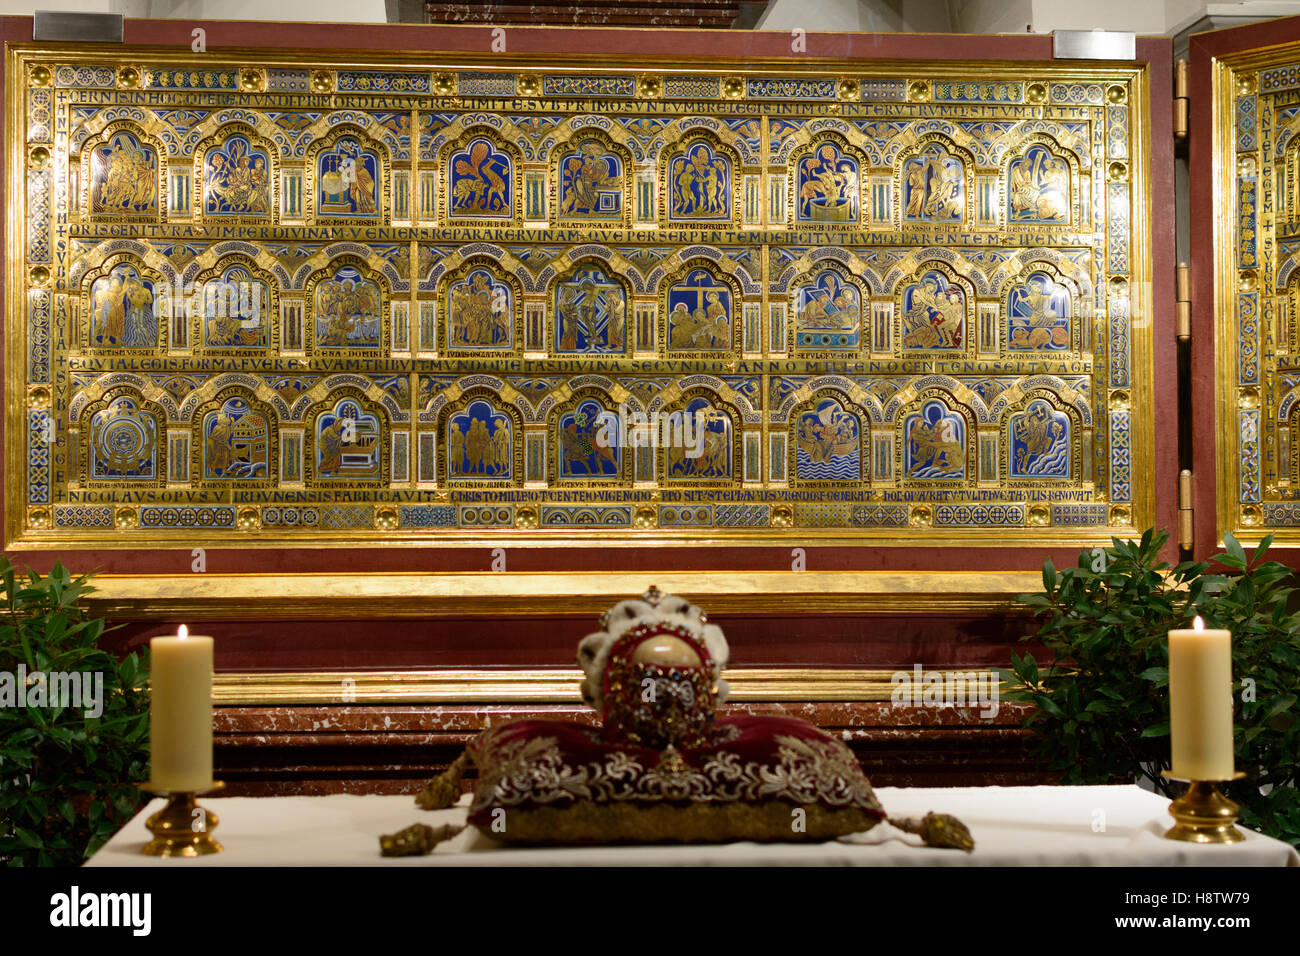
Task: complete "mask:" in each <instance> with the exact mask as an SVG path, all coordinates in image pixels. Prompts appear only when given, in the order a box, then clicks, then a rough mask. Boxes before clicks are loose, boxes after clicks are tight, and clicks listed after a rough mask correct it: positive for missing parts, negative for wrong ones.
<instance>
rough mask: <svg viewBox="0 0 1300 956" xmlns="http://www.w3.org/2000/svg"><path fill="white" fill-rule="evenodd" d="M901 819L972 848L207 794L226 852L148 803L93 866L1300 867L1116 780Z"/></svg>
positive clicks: (897, 837) (891, 832)
mask: <svg viewBox="0 0 1300 956" xmlns="http://www.w3.org/2000/svg"><path fill="white" fill-rule="evenodd" d="M876 793H877V795H878V796H879V797H880V801H881V803H883V804H884V806H885V809H886V810H887V811H888V812H889V813H891V814H894V815H896V816H920V815H922V814H924V813H925V812H926V811H927V810H935V811H938V812H943V813H951V814H954V815H956V816H957V817H959V818H960V819H961V820H962V821H963V822H964V823H965V824H966V825H967V826H968V827H969V828H970V831H971V834H972V835H973V836H974V838H975V851H974V852H973V853H969V854H967V853H962V852H960V851H958V850H939V849H930V848H926V847H922V846H919V839H918V838H917V837H915V836H912V835H910V834H905V833H903V832H902V831H900V830H896V829H894V828H893V827H891V826H889V825H888V824H887V823H882V824H880V825H878V826H877V827H875V828H874V829H872V830H871V831H869V832H867V833H864V834H857V835H854V836H852V837H846V838H842V839H841V840H838V841H836V840H832V841H830V842H826V843H804V844H799V843H780V844H763V843H730V844H721V845H692V846H621V847H571V848H570V847H565V848H529V849H517V848H510V847H506V846H503V845H501V844H499V843H496V842H495V841H492V840H489V839H487V838H486V837H483V836H482V835H481V834H479V833H478V832H477V831H476V830H473V829H470V830H466V831H465V832H463V833H461V834H460V835H459V836H457V837H454V838H452V839H451V840H448V841H446V842H444V843H441V844H439V845H438V847H437V848H436V850H435V852H434V853H433V854H431V855H429V856H422V857H399V858H385V857H381V856H380V855H379V835H380V834H383V833H394V832H396V831H398V830H401V829H403V828H405V827H407V826H409V825H411V824H412V823H427V824H429V825H430V826H435V827H436V826H438V825H439V824H443V823H464V822H465V814H466V809H465V804H466V803H467V802H468V799H469V797H468V795H466V796H465V797H464V798H462V801H461V803H460V804H459V805H457V806H456V807H452V808H451V809H448V810H438V811H432V812H430V811H424V810H420V809H417V808H416V806H415V802H414V799H413V797H410V796H352V795H342V794H339V795H331V796H322V797H260V798H259V797H225V798H212V799H203V800H202V801H201V802H202V804H203V805H204V806H206V807H207V808H208V809H210V810H211V811H213V812H214V813H216V814H217V816H218V817H219V818H220V823H219V826H218V827H217V829H216V831H215V836H216V838H217V840H218V841H219V842H220V843H221V844H223V845H224V847H225V852H223V853H218V854H214V855H211V856H206V857H200V858H197V859H171V860H161V859H158V858H156V857H147V856H143V855H142V854H141V853H140V848H141V847H142V846H144V844H145V842H146V841H147V840H148V838H149V833H148V831H147V830H146V829H145V826H144V822H145V820H146V818H147V817H148V816H149V814H151V813H153V812H155V811H156V810H158V809H159V808H161V806H162V801H161V800H154V801H153V802H152V803H150V804H149V806H148V807H146V808H145V809H144V810H142V811H141V812H140V813H139V814H137V815H136V817H135V818H134V819H132V820H131V822H130V823H128V824H127V825H126V826H125V827H123V828H122V829H121V830H120V831H119V832H118V833H117V834H116V835H115V836H114V837H113V838H112V839H111V840H110V841H109V842H108V843H107V844H106V845H105V846H104V847H103V848H102V849H101V850H100V851H99V852H98V853H97V854H95V856H94V857H93V858H92V859H90V860H89V861H87V863H86V865H87V866H181V867H185V866H367V865H374V866H516V865H561V866H563V865H629V864H631V865H668V866H673V865H684V866H702V865H724V866H737V865H758V866H782V865H790V866H798V865H823V864H824V865H835V866H1300V854H1297V853H1296V851H1295V850H1294V849H1293V848H1292V847H1290V846H1288V845H1287V844H1285V843H1282V842H1280V841H1278V840H1274V839H1271V838H1270V837H1266V836H1262V835H1260V834H1258V833H1255V832H1253V831H1251V830H1245V831H1244V832H1245V834H1246V839H1245V841H1244V842H1242V843H1237V844H1233V845H1230V846H1196V845H1192V844H1186V843H1178V842H1175V841H1173V840H1165V839H1162V838H1161V834H1162V833H1164V831H1165V830H1166V829H1168V828H1169V827H1171V826H1172V825H1173V820H1172V819H1171V818H1170V817H1169V816H1168V815H1167V813H1166V810H1167V808H1168V806H1169V800H1168V799H1167V798H1165V797H1161V796H1158V795H1156V794H1153V793H1148V792H1147V791H1145V790H1141V789H1139V788H1138V787H1136V786H1122V787H956V788H933V789H932V788H911V789H898V788H894V787H881V788H879V789H877V790H876Z"/></svg>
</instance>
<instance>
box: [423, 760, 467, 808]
mask: <svg viewBox="0 0 1300 956" xmlns="http://www.w3.org/2000/svg"><path fill="white" fill-rule="evenodd" d="M468 769H469V751H468V750H466V751H465V752H464V753H462V754H461V755H460V756H459V757H457V758H456V760H455V762H454V763H453V764H452V765H451V766H450V767H448V768H447V769H446V770H444V771H443V772H442V773H440V774H438V776H436V777H434V778H433V779H432V780H430V781H429V782H428V783H426V784H425V785H424V789H423V790H421V791H420V792H419V793H417V794H416V795H415V805H416V806H417V807H419V808H420V809H421V810H446V809H447V808H448V807H450V806H452V805H453V804H454V803H455V802H456V801H457V800H459V799H460V778H461V777H462V776H463V775H464V773H465V771H466V770H468Z"/></svg>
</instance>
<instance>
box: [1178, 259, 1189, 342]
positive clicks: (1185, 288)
mask: <svg viewBox="0 0 1300 956" xmlns="http://www.w3.org/2000/svg"><path fill="white" fill-rule="evenodd" d="M1174 302H1175V304H1176V305H1177V307H1178V312H1177V321H1176V323H1175V326H1174V328H1175V330H1176V331H1177V333H1178V341H1180V342H1187V341H1190V340H1191V338H1192V267H1191V266H1189V265H1188V264H1187V263H1186V262H1180V263H1178V282H1177V292H1176V293H1175V295H1174Z"/></svg>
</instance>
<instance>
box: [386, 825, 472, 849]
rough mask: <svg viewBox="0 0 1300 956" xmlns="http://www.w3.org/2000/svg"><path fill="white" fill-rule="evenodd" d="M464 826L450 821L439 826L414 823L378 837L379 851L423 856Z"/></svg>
mask: <svg viewBox="0 0 1300 956" xmlns="http://www.w3.org/2000/svg"><path fill="white" fill-rule="evenodd" d="M464 829H465V828H464V827H463V826H456V825H455V824H452V823H444V824H443V825H442V826H440V827H431V826H427V825H426V824H423V823H415V824H412V825H411V826H409V827H407V828H406V829H405V830H399V831H398V832H397V833H390V834H387V835H385V836H381V837H380V838H379V853H380V855H382V856H425V855H426V854H429V853H432V852H433V848H434V847H435V846H437V845H438V844H439V843H441V842H442V841H443V840H450V839H451V838H452V837H454V836H455V835H456V834H458V833H460V832H461V831H462V830H464Z"/></svg>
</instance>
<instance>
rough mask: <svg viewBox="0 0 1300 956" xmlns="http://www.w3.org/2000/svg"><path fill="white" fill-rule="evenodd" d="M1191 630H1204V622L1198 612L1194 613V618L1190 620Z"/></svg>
mask: <svg viewBox="0 0 1300 956" xmlns="http://www.w3.org/2000/svg"><path fill="white" fill-rule="evenodd" d="M1192 630H1193V631H1203V630H1205V622H1204V621H1202V620H1201V615H1199V614H1198V615H1196V620H1194V621H1192Z"/></svg>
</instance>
